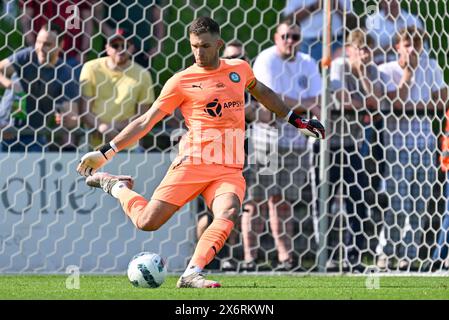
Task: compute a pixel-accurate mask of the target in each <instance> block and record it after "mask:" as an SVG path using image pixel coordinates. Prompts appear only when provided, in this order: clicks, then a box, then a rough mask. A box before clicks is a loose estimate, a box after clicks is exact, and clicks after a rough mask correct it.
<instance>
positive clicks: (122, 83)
mask: <svg viewBox="0 0 449 320" xmlns="http://www.w3.org/2000/svg"><path fill="white" fill-rule="evenodd" d="M134 48H135V47H134V44H133V41H132V40H131V34H130V33H129V31H128V30H126V29H123V28H118V29H117V31H116V33H115V34H114V35H112V36H111V37H110V38H109V39H108V43H107V44H106V54H107V56H106V57H103V58H98V59H95V60H92V61H89V62H87V63H86V64H85V65H84V66H83V69H82V71H81V77H80V82H81V83H80V85H81V92H82V99H81V100H82V103H81V106H82V122H83V124H84V126H85V127H86V128H87V129H88V130H89V143H90V146H91V147H92V148H96V147H98V146H100V145H102V144H104V143H105V142H106V141H110V140H111V139H112V138H114V137H115V136H116V135H117V134H118V133H119V132H120V131H121V130H122V129H123V128H125V127H126V125H127V124H128V123H130V122H131V121H132V120H133V119H135V118H136V117H138V116H140V115H142V114H143V113H145V112H146V111H147V110H148V109H149V108H150V106H151V104H152V103H153V102H154V91H153V81H152V79H151V75H150V73H149V72H148V71H146V70H145V69H144V68H143V67H141V66H140V65H138V64H136V63H135V62H133V61H132V59H131V56H132V54H133V52H134ZM134 147H136V146H134Z"/></svg>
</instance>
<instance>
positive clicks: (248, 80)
mask: <svg viewBox="0 0 449 320" xmlns="http://www.w3.org/2000/svg"><path fill="white" fill-rule="evenodd" d="M243 72H244V75H245V88H250V87H252V86H253V84H254V80H255V79H256V77H255V76H254V72H253V69H252V68H251V66H250V65H249V63H248V62H246V61H243Z"/></svg>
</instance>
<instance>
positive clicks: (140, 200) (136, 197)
mask: <svg viewBox="0 0 449 320" xmlns="http://www.w3.org/2000/svg"><path fill="white" fill-rule="evenodd" d="M118 199H119V201H120V204H121V205H122V208H123V210H124V211H125V213H126V215H127V216H128V217H129V218H130V219H131V221H132V222H133V224H134V225H135V226H136V227H137V218H138V217H139V215H140V214H141V213H142V211H143V210H144V209H145V207H146V205H147V204H148V200H147V199H145V198H144V197H142V196H141V195H140V194H138V193H137V192H135V191H133V190H131V189H128V188H123V189H121V190H120V193H119V194H118Z"/></svg>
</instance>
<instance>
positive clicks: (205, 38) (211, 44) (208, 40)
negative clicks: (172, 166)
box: [190, 32, 223, 68]
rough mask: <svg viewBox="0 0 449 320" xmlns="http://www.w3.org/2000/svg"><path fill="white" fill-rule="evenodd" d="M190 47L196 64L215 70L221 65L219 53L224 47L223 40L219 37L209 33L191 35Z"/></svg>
mask: <svg viewBox="0 0 449 320" xmlns="http://www.w3.org/2000/svg"><path fill="white" fill-rule="evenodd" d="M190 46H191V47H192V53H193V55H194V56H195V62H196V64H197V65H198V66H199V67H202V68H215V67H217V66H218V64H219V56H218V52H219V51H220V48H221V47H222V46H223V40H221V39H220V37H219V35H215V34H211V33H209V32H206V33H202V34H199V35H197V34H193V33H191V34H190Z"/></svg>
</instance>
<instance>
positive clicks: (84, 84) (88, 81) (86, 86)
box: [80, 63, 95, 97]
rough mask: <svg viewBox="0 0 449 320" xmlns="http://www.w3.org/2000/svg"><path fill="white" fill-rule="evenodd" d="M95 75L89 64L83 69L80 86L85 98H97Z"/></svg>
mask: <svg viewBox="0 0 449 320" xmlns="http://www.w3.org/2000/svg"><path fill="white" fill-rule="evenodd" d="M94 79H95V78H94V73H93V72H92V65H91V64H90V63H87V64H85V65H84V66H83V68H82V69H81V75H80V86H81V94H82V95H83V96H85V97H93V96H95V82H94Z"/></svg>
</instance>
